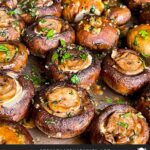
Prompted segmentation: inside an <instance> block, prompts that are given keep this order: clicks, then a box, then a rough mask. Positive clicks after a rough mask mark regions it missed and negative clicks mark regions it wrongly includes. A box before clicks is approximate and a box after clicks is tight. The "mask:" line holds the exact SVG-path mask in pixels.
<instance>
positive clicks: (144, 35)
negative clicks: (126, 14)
mask: <svg viewBox="0 0 150 150" xmlns="http://www.w3.org/2000/svg"><path fill="white" fill-rule="evenodd" d="M139 35H140V36H141V37H142V38H144V40H146V39H147V38H148V32H147V31H146V30H141V31H140V32H139Z"/></svg>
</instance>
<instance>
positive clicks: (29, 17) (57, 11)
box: [19, 0, 62, 24]
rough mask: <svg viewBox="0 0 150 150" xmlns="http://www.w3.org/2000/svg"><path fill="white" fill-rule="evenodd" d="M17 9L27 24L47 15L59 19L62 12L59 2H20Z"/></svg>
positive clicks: (46, 0) (22, 0)
mask: <svg viewBox="0 0 150 150" xmlns="http://www.w3.org/2000/svg"><path fill="white" fill-rule="evenodd" d="M19 9H20V11H21V17H22V18H23V20H24V21H25V22H26V23H27V24H31V23H33V22H34V21H35V20H36V19H37V18H39V17H43V16H47V15H52V16H57V17H60V16H61V12H62V6H61V0H20V2H19Z"/></svg>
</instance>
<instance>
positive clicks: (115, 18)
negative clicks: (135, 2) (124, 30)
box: [104, 5, 131, 26]
mask: <svg viewBox="0 0 150 150" xmlns="http://www.w3.org/2000/svg"><path fill="white" fill-rule="evenodd" d="M104 15H105V17H107V18H108V19H110V20H111V21H112V22H113V23H115V24H116V25H118V26H121V25H124V24H126V23H127V22H128V21H129V20H130V18H131V12H130V10H129V9H128V8H127V7H126V6H125V5H120V6H116V7H111V8H109V9H107V10H106V11H105V14H104Z"/></svg>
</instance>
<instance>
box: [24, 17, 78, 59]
mask: <svg viewBox="0 0 150 150" xmlns="http://www.w3.org/2000/svg"><path fill="white" fill-rule="evenodd" d="M23 40H24V41H25V42H26V44H27V45H28V47H29V48H30V51H31V53H32V54H33V55H35V56H40V57H45V56H46V54H47V52H48V51H52V49H54V48H57V47H58V46H59V42H60V40H64V41H65V42H66V43H69V44H71V43H74V41H75V33H74V30H73V28H72V27H71V26H70V25H69V24H68V23H67V22H64V21H63V20H62V19H60V18H58V17H54V16H46V17H43V18H40V19H39V20H38V21H37V22H36V23H34V24H33V25H31V26H29V27H28V28H27V29H26V30H25V33H24V36H23Z"/></svg>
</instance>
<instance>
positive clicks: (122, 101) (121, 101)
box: [116, 99, 125, 104]
mask: <svg viewBox="0 0 150 150" xmlns="http://www.w3.org/2000/svg"><path fill="white" fill-rule="evenodd" d="M116 103H117V104H124V103H125V102H124V100H122V99H118V100H117V101H116Z"/></svg>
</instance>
